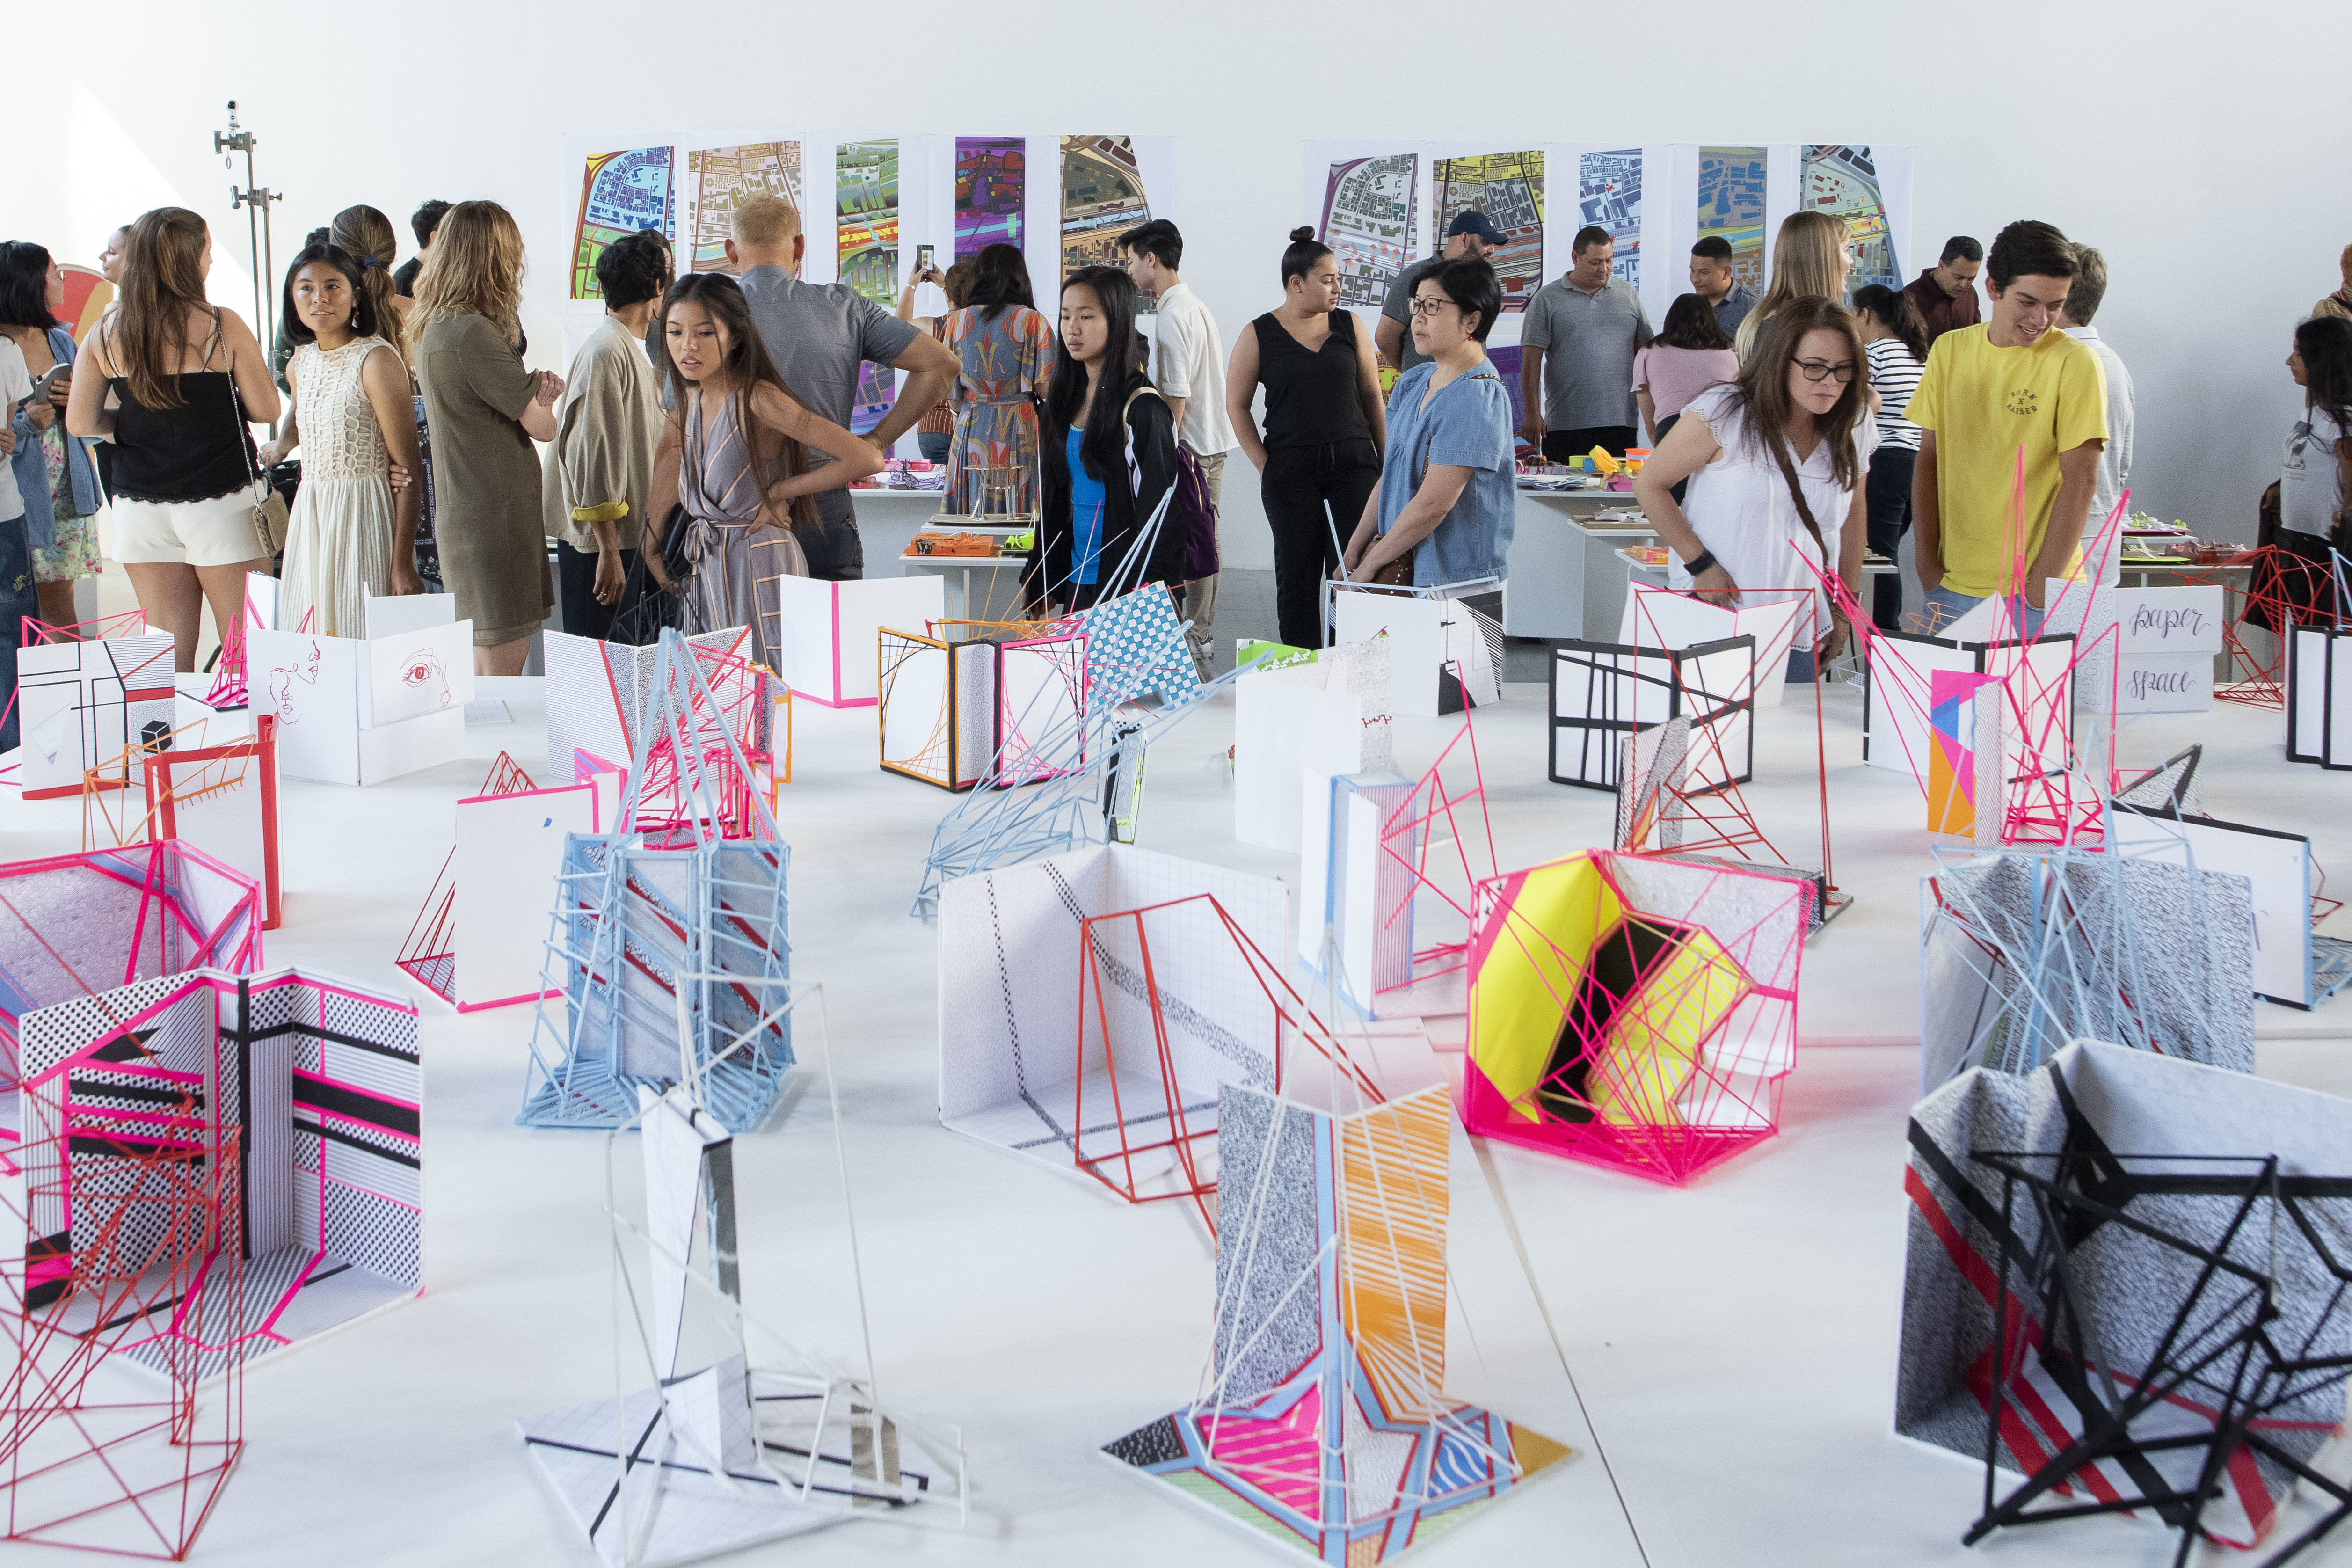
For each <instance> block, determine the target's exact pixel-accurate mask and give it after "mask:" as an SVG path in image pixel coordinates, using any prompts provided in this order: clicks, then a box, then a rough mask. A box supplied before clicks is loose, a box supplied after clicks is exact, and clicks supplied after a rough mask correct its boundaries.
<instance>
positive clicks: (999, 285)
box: [942, 245, 1054, 517]
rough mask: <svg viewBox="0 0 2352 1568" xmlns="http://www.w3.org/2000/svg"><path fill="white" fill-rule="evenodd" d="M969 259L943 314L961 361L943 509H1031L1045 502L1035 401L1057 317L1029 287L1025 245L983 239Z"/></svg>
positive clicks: (1049, 364) (1048, 364) (1039, 398)
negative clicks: (958, 300)
mask: <svg viewBox="0 0 2352 1568" xmlns="http://www.w3.org/2000/svg"><path fill="white" fill-rule="evenodd" d="M960 265H961V264H960ZM942 341H944V342H946V344H947V346H948V352H949V353H952V354H953V355H955V356H956V363H957V374H956V386H955V391H954V393H953V394H952V395H951V399H950V400H951V401H952V403H953V404H954V405H955V411H956V423H955V431H954V434H953V435H952V436H951V437H950V439H949V442H948V500H947V510H949V511H951V512H961V513H962V514H964V515H966V516H971V515H974V514H978V513H982V512H995V513H1003V514H1011V515H1013V516H1032V517H1034V516H1035V515H1036V514H1037V511H1038V508H1039V506H1040V505H1041V500H1040V490H1039V475H1038V468H1037V405H1038V404H1040V403H1041V402H1043V401H1044V400H1045V382H1046V378H1047V377H1048V376H1049V375H1050V374H1052V372H1053V367H1054V324H1053V323H1052V322H1051V321H1047V320H1046V319H1045V317H1044V316H1043V315H1042V314H1040V313H1039V311H1038V310H1037V301H1036V300H1035V299H1034V297H1033V296H1032V295H1031V293H1030V291H1029V264H1028V263H1027V262H1025V261H1024V260H1023V259H1022V258H1021V247H1019V246H1014V245H991V246H986V247H982V250H981V252H980V254H979V255H977V256H975V257H973V258H971V278H970V279H969V281H967V282H966V283H965V285H964V299H963V307H962V309H961V310H957V311H956V312H955V314H953V315H951V316H950V317H949V318H948V319H947V324H946V330H945V331H944V334H943V338H942Z"/></svg>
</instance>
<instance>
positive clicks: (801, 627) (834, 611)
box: [765, 574, 947, 708]
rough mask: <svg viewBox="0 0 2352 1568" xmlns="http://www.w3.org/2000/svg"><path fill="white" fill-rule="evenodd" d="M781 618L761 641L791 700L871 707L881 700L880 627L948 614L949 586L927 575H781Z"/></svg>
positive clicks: (778, 584)
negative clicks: (771, 652)
mask: <svg viewBox="0 0 2352 1568" xmlns="http://www.w3.org/2000/svg"><path fill="white" fill-rule="evenodd" d="M776 589H777V593H778V595H780V603H781V605H782V614H781V615H780V616H778V617H777V622H776V625H775V626H772V627H771V628H769V631H770V635H769V636H768V637H766V639H765V640H766V642H767V643H768V645H769V646H770V647H773V648H774V649H775V650H776V674H777V675H778V676H779V677H780V678H782V680H783V682H784V684H785V685H787V686H789V687H791V688H792V689H793V696H794V697H796V698H806V699H807V700H809V701H811V702H814V703H818V704H820V705H821V706H824V707H826V708H870V707H872V706H873V705H874V704H875V702H876V701H877V700H878V699H879V697H880V695H881V665H880V660H879V657H878V648H879V642H878V638H879V636H880V634H881V631H882V628H883V627H885V626H923V625H926V624H928V623H929V622H931V621H936V620H939V619H940V617H942V616H945V615H946V614H947V584H946V581H945V579H943V578H940V577H936V576H932V575H929V574H924V575H922V576H918V577H869V578H866V580H864V581H862V582H849V583H828V582H825V581H824V580H823V579H821V578H816V577H779V578H777V579H776Z"/></svg>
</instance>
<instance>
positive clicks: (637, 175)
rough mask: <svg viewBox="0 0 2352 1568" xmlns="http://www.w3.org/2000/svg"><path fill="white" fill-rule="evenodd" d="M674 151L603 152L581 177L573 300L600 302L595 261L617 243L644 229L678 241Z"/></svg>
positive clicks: (574, 240) (574, 241)
mask: <svg viewBox="0 0 2352 1568" xmlns="http://www.w3.org/2000/svg"><path fill="white" fill-rule="evenodd" d="M672 152H673V149H671V148H667V147H636V148H632V149H630V150H628V151H626V152H621V153H596V154H595V155H594V156H593V157H591V158H590V159H589V160H588V165H587V169H586V171H585V172H584V173H583V174H582V175H581V176H580V221H579V224H578V225H577V226H575V227H574V228H573V230H572V298H573V299H574V300H601V299H603V298H604V290H603V289H599V288H598V287H597V284H596V258H598V257H600V256H602V255H604V247H606V246H608V245H610V244H612V243H613V242H614V240H616V239H621V238H624V237H626V236H629V235H632V234H635V233H636V232H637V231H638V230H639V229H641V228H657V229H660V230H661V231H662V233H664V234H666V235H667V236H668V237H670V240H671V242H672V243H673V244H675V243H676V242H677V206H676V205H675V203H674V201H673V197H672V193H671V190H670V161H671V155H672Z"/></svg>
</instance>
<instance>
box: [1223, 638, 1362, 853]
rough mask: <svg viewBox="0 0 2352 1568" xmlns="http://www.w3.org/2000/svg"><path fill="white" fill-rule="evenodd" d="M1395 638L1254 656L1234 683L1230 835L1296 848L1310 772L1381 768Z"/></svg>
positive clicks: (1323, 774)
mask: <svg viewBox="0 0 2352 1568" xmlns="http://www.w3.org/2000/svg"><path fill="white" fill-rule="evenodd" d="M1394 646H1395V645H1394V644H1393V643H1391V641H1390V639H1389V638H1387V637H1374V638H1372V639H1371V640H1370V641H1369V642H1358V643H1341V644H1339V646H1338V647H1328V648H1323V649H1319V650H1317V651H1314V652H1310V653H1307V654H1306V655H1305V656H1304V657H1298V656H1290V657H1282V656H1276V657H1273V658H1261V659H1259V660H1258V661H1256V662H1255V663H1254V664H1252V665H1251V666H1249V667H1248V668H1245V669H1244V670H1243V671H1242V673H1241V677H1240V679H1238V680H1236V681H1235V682H1234V837H1236V838H1239V839H1240V840H1241V841H1242V842H1243V843H1244V844H1259V845H1264V846H1265V847H1267V848H1269V849H1284V850H1290V851H1294V852H1295V851H1297V850H1298V848H1299V847H1300V837H1299V824H1300V818H1299V801H1300V795H1299V789H1300V785H1301V783H1302V781H1303V780H1305V779H1307V778H1308V777H1309V776H1314V777H1321V778H1328V777H1330V776H1331V775H1333V774H1339V773H1381V772H1383V771H1385V770H1386V769H1387V767H1388V765H1389V761H1390V755H1391V748H1392V744H1393V742H1392V741H1391V731H1392V729H1393V726H1392V724H1391V721H1390V710H1391V697H1390V691H1391V668H1390V661H1391V656H1392V651H1393V648H1394Z"/></svg>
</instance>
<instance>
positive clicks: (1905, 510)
mask: <svg viewBox="0 0 2352 1568" xmlns="http://www.w3.org/2000/svg"><path fill="white" fill-rule="evenodd" d="M1918 461H1919V454H1918V453H1916V452H1915V451H1913V450H1912V449H1911V448H1910V447H1880V448H1878V450H1877V451H1875V452H1873V453H1872V454H1871V455H1870V479H1869V482H1868V484H1867V485H1866V486H1865V487H1864V491H1863V495H1864V504H1866V505H1867V506H1868V507H1869V509H1870V511H1869V518H1870V523H1869V530H1868V537H1869V543H1870V548H1871V549H1872V550H1873V551H1874V552H1876V553H1878V554H1880V555H1884V556H1885V557H1886V558H1887V559H1888V560H1889V561H1893V562H1895V563H1900V562H1901V561H1902V555H1901V554H1900V551H1901V549H1902V546H1903V536H1904V535H1905V534H1906V533H1908V532H1910V531H1911V469H1912V468H1913V467H1914V466H1916V464H1917V462H1918ZM1871 584H1872V585H1871V591H1870V592H1871V599H1870V618H1871V620H1872V622H1873V623H1874V624H1875V625H1876V626H1877V627H1878V629H1879V630H1880V631H1883V632H1899V631H1901V630H1902V629H1903V574H1901V573H1899V572H1889V573H1883V574H1880V575H1878V576H1876V577H1874V578H1872V579H1871Z"/></svg>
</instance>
